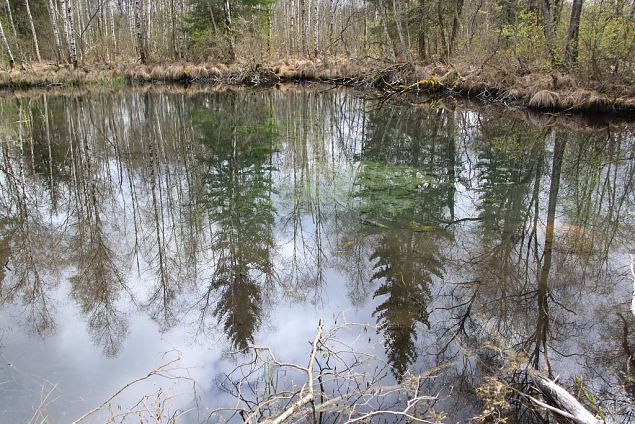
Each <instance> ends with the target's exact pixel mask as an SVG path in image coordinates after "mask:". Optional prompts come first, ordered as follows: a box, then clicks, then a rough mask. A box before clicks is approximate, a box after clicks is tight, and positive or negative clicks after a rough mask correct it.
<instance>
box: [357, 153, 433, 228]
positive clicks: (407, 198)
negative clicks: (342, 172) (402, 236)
mask: <svg viewBox="0 0 635 424" xmlns="http://www.w3.org/2000/svg"><path fill="white" fill-rule="evenodd" d="M429 184H430V178H428V177H427V176H425V175H424V174H423V173H422V172H421V171H419V170H417V169H415V168H412V167H409V166H407V165H392V164H387V163H379V162H364V163H363V164H362V166H361V169H360V172H359V173H358V175H357V180H356V185H357V187H358V189H357V191H356V193H355V195H356V196H357V197H359V199H360V205H359V208H360V211H361V212H362V214H363V215H364V216H366V217H367V218H368V219H371V220H372V221H373V222H378V223H381V224H383V225H387V224H388V225H391V224H394V225H400V224H401V223H402V222H403V221H405V220H409V219H411V218H412V217H415V216H417V210H418V209H419V208H421V207H423V205H422V204H421V203H422V199H423V197H422V196H421V192H422V190H423V187H426V186H428V185H429Z"/></svg>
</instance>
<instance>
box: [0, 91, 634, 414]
mask: <svg viewBox="0 0 635 424" xmlns="http://www.w3.org/2000/svg"><path fill="white" fill-rule="evenodd" d="M378 106H379V105H378V103H377V102H375V101H373V100H367V99H363V98H361V97H359V96H358V95H356V94H354V93H350V92H346V91H338V90H328V91H320V90H315V89H313V90H308V89H307V90H305V89H284V90H272V91H243V90H238V91H231V90H230V91H211V90H210V91H209V92H205V91H197V90H193V91H186V90H183V89H180V90H167V89H166V90H164V91H156V90H151V91H132V92H131V91H126V92H115V93H109V92H107V93H91V92H82V93H68V94H56V95H53V94H50V93H49V94H34V95H33V96H23V97H15V98H4V99H2V100H0V110H1V118H0V143H1V144H0V148H1V152H0V262H1V264H0V266H2V270H1V271H0V416H1V417H2V418H1V419H0V421H1V422H3V423H22V422H29V420H32V421H31V422H38V423H39V422H51V423H65V422H71V421H73V420H74V419H76V418H78V417H79V416H81V415H82V414H83V413H85V412H87V411H89V410H91V409H92V408H94V407H96V406H98V405H100V404H101V403H102V402H103V401H105V400H106V399H108V398H109V397H110V395H112V394H114V393H115V392H116V391H117V390H118V389H119V388H121V387H123V386H125V385H126V384H127V383H128V382H131V381H132V380H134V379H136V378H138V377H143V376H145V375H146V374H147V373H148V372H149V371H151V370H152V369H154V368H155V367H158V366H160V365H161V364H165V363H166V361H170V360H172V359H174V358H180V360H179V362H178V366H176V365H173V366H172V368H170V373H169V374H170V376H171V377H173V378H169V377H168V376H165V375H161V376H153V377H152V378H149V379H146V380H143V381H140V382H138V383H136V384H134V385H132V386H130V387H128V388H127V389H126V390H125V391H123V392H122V393H121V394H120V395H119V396H117V397H116V398H115V399H114V400H112V401H111V402H109V403H108V405H107V406H106V407H105V408H103V410H101V411H100V412H99V413H97V414H95V415H92V416H90V417H89V418H87V420H86V422H104V421H105V420H106V419H107V417H108V416H114V417H119V418H115V421H117V420H119V419H121V416H120V415H119V416H118V414H121V411H125V410H128V409H130V408H133V407H134V405H137V407H138V408H139V405H140V404H139V403H138V402H139V401H140V400H143V399H145V403H143V402H142V403H141V405H142V406H143V405H145V406H144V408H141V409H146V410H151V409H152V408H155V406H156V405H155V404H154V403H153V402H156V399H160V398H161V397H162V396H163V398H165V397H166V394H169V396H167V397H169V402H166V404H169V407H168V406H165V408H166V409H168V408H169V409H170V410H171V411H188V412H187V413H186V414H184V415H183V416H181V417H179V421H177V422H199V421H204V420H205V419H206V418H207V417H208V414H209V413H210V411H211V410H212V409H214V408H218V407H221V406H227V405H230V406H232V405H234V404H235V403H236V401H235V400H234V399H233V398H232V397H231V395H230V394H228V393H226V392H224V391H223V390H222V389H221V388H220V387H219V384H218V382H219V381H220V380H219V376H222V375H223V374H224V373H226V372H228V370H231V369H232V367H233V366H234V365H235V364H236V362H237V361H240V360H241V359H240V358H241V357H242V356H244V354H241V353H232V352H245V351H246V350H248V348H249V346H252V345H254V344H257V345H261V346H269V347H271V348H272V349H273V351H274V352H276V354H277V355H278V357H280V358H282V359H283V360H286V361H294V362H297V363H301V364H306V362H307V360H308V357H309V353H310V351H311V346H310V343H309V342H310V341H311V340H312V339H313V338H314V336H315V334H316V328H317V324H318V321H319V319H320V318H323V319H324V320H325V326H326V327H329V326H332V325H335V322H336V321H337V322H338V323H340V324H341V323H342V322H350V323H361V324H368V327H367V328H366V329H364V330H359V331H356V330H355V329H353V328H351V329H347V330H346V331H347V332H346V336H345V337H344V338H345V339H346V340H349V341H350V343H351V345H355V347H356V349H358V350H359V351H364V352H366V353H373V354H375V355H377V358H376V359H377V361H378V362H380V363H384V364H385V368H383V370H384V371H385V372H383V374H382V376H383V378H384V380H385V381H386V384H393V383H395V382H399V381H403V380H404V379H407V378H408V377H409V376H412V375H416V374H417V373H424V372H426V371H429V370H432V369H434V368H435V367H441V369H442V370H441V371H439V372H435V375H436V376H435V377H434V378H431V379H429V380H430V381H426V383H425V384H422V390H425V391H428V392H429V394H430V395H435V396H438V398H439V400H438V402H437V403H436V404H435V405H434V407H429V410H428V413H431V412H430V411H432V410H434V411H435V413H437V414H439V415H438V416H439V417H443V416H445V417H446V418H445V419H443V421H445V422H456V421H463V420H467V419H468V418H470V417H473V416H476V415H478V414H480V413H481V411H482V410H483V408H484V403H483V402H484V401H483V397H482V396H481V394H482V390H480V391H479V390H477V388H478V387H481V388H483V384H484V383H483V382H484V381H488V380H487V377H488V376H492V375H498V376H499V378H500V379H502V380H504V379H505V378H506V377H505V376H504V375H505V371H504V370H503V368H504V367H505V366H504V365H501V364H500V362H501V361H500V360H497V359H495V358H494V356H495V355H494V354H493V353H492V352H495V351H499V352H503V351H504V354H502V356H503V357H506V358H508V361H509V362H512V363H513V362H515V363H517V364H519V366H520V367H521V368H522V367H527V366H530V367H535V368H538V369H539V370H541V371H543V372H545V373H551V375H553V376H556V375H559V376H560V380H559V381H560V382H561V384H563V385H564V386H565V387H567V388H569V389H570V390H571V391H572V392H574V393H576V395H578V396H579V397H580V398H582V399H584V400H585V402H586V404H587V405H592V404H595V405H596V406H597V407H601V409H602V411H603V413H604V414H605V415H606V417H607V418H608V419H609V420H614V421H622V422H628V420H629V419H630V417H631V415H630V414H632V409H633V408H632V395H633V394H635V385H634V381H633V378H635V374H634V368H633V365H635V362H633V360H632V359H631V360H629V355H631V353H632V352H635V335H634V333H635V326H634V325H635V317H634V316H633V312H631V301H632V299H633V275H632V273H631V257H630V256H629V253H630V251H631V249H633V248H635V238H634V235H635V226H634V224H635V215H634V213H635V209H634V206H635V190H634V188H633V184H634V183H635V177H634V172H635V159H634V158H635V156H634V154H635V136H634V134H633V131H632V130H631V129H629V128H628V127H627V126H625V125H612V124H611V125H609V124H607V125H604V126H599V127H597V126H582V125H560V124H558V123H557V122H555V123H554V122H545V120H544V119H534V121H536V120H537V122H533V123H532V122H531V121H532V120H531V119H522V117H520V116H516V117H515V116H512V115H511V113H508V112H496V111H491V110H483V111H479V110H464V109H456V110H451V109H448V108H438V109H437V108H428V107H426V108H421V107H419V108H415V107H410V106H394V105H388V104H386V105H383V107H381V108H379V107H378ZM355 328H357V327H355ZM359 328H362V327H359ZM358 333H361V336H360V335H359V334H358ZM488 346H489V347H488ZM508 365H509V364H508ZM508 377H509V376H508ZM509 378H512V377H509ZM194 383H195V385H194ZM193 387H195V390H196V393H195V394H194V395H193V389H192V388H193ZM582 388H584V390H582ZM584 393H586V394H587V395H586V396H587V397H585V395H584ZM144 396H147V397H145V398H144ZM193 398H195V399H194V400H193ZM153 405H155V406H153ZM193 405H194V406H193ZM194 409H196V411H194ZM424 409H425V408H424ZM596 410H597V409H596ZM425 413H426V412H425V411H423V412H422V414H425ZM130 419H131V420H132V421H131V422H138V420H137V421H134V417H133V418H130ZM338 419H340V422H344V421H345V420H344V419H342V417H339V418H338ZM515 419H518V417H516V418H514V420H515ZM527 419H529V418H527ZM219 420H220V418H217V417H216V416H213V417H212V418H210V422H217V421H219ZM387 420H388V421H389V422H390V421H391V419H387ZM148 422H152V421H148ZM165 422H167V421H165Z"/></svg>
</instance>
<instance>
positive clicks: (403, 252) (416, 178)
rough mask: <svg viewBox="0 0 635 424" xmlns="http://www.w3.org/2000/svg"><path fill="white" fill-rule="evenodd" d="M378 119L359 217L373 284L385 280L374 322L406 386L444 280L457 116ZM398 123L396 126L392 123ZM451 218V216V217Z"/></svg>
mask: <svg viewBox="0 0 635 424" xmlns="http://www.w3.org/2000/svg"><path fill="white" fill-rule="evenodd" d="M385 119H386V116H385V114H377V115H375V114H371V119H370V125H369V132H370V133H369V138H368V140H367V143H366V144H365V146H364V150H363V153H362V158H363V159H364V161H363V163H362V165H361V169H360V172H359V174H358V176H357V180H356V187H357V189H356V193H355V195H356V197H357V198H358V201H359V212H360V213H361V215H362V218H363V220H364V222H365V224H366V225H367V227H368V228H369V229H370V230H369V236H370V237H371V238H372V239H373V240H374V241H375V247H374V248H373V252H372V254H371V256H370V262H371V263H372V267H373V269H374V273H373V275H372V277H371V282H373V281H378V282H380V285H379V288H378V289H377V290H376V291H375V293H374V295H373V297H374V298H377V299H380V302H381V303H380V304H379V305H378V306H377V307H376V309H375V311H374V313H373V316H375V317H376V318H377V323H378V329H379V331H380V332H381V333H382V334H383V336H384V339H385V342H384V343H385V347H386V351H387V357H388V362H389V363H390V365H391V367H392V370H393V374H394V375H395V377H396V378H397V379H398V380H401V379H402V378H403V376H404V375H405V373H406V372H407V371H408V370H409V369H410V368H411V366H412V364H413V363H414V362H416V360H417V358H418V352H417V346H416V341H417V338H418V329H417V325H418V324H423V325H425V326H427V327H428V329H429V328H430V323H429V314H430V304H431V302H432V292H431V287H432V285H433V284H434V281H435V279H439V280H441V279H443V277H444V261H445V260H444V258H443V253H442V247H443V245H444V243H447V242H448V240H449V239H450V238H451V235H450V233H449V232H448V231H447V230H445V229H443V228H441V227H440V226H439V224H440V223H441V222H446V221H448V220H452V219H453V216H454V192H455V172H454V167H455V164H456V157H455V155H456V148H455V140H454V137H455V134H454V129H453V127H452V126H443V125H440V124H442V123H443V122H446V121H447V120H448V119H449V120H452V119H453V117H452V114H451V113H449V112H445V111H442V112H440V113H439V114H432V113H428V112H427V111H414V112H413V111H410V112H406V111H403V113H398V114H389V115H388V121H389V122H385ZM392 120H394V121H395V122H391V121H392ZM448 215H449V216H448Z"/></svg>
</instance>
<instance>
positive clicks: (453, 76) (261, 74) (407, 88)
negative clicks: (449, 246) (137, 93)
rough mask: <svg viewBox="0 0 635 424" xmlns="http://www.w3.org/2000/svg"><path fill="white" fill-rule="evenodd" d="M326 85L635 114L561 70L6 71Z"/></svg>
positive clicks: (26, 83)
mask: <svg viewBox="0 0 635 424" xmlns="http://www.w3.org/2000/svg"><path fill="white" fill-rule="evenodd" d="M307 81H308V82H321V83H329V84H337V85H347V86H355V87H358V88H374V89H379V90H381V91H382V92H383V93H385V97H386V98H392V97H395V96H411V97H412V96H414V98H415V99H416V98H417V97H420V96H424V95H426V94H433V95H435V96H437V95H441V96H465V97H472V98H474V97H476V98H479V99H482V100H486V101H490V102H494V103H500V104H504V105H508V106H522V107H527V108H530V109H535V110H540V111H551V112H592V113H610V114H628V115H631V114H632V115H635V87H633V86H632V85H628V84H624V83H622V84H620V83H615V82H613V83H609V82H607V81H603V82H580V81H577V80H576V79H575V78H574V77H572V76H570V75H564V74H560V73H557V72H551V73H543V74H529V75H524V76H518V75H512V74H509V73H507V72H505V71H504V70H500V69H496V70H485V69H484V68H477V69H473V68H470V67H468V66H462V67H459V66H457V67H455V66H447V65H441V64H436V65H419V64H410V63H402V64H386V63H380V62H370V61H365V62H363V61H357V60H352V59H345V60H337V61H335V60H328V61H324V60H313V61H311V60H286V61H279V62H275V63H271V64H265V65H263V64H255V63H237V64H232V65H225V64H193V63H168V64H165V63H161V64H148V65H140V64H128V63H118V64H107V65H95V66H90V67H80V68H78V69H72V68H70V67H64V66H57V65H55V64H36V65H32V66H29V67H27V68H26V69H23V70H12V71H0V89H5V90H16V89H27V88H33V87H63V86H81V85H97V86H108V87H111V86H125V85H130V84H148V83H151V84H153V83H175V82H178V83H185V84H193V83H211V84H230V85H249V86H266V85H275V84H278V83H284V82H307Z"/></svg>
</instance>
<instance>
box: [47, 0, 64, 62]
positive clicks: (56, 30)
mask: <svg viewBox="0 0 635 424" xmlns="http://www.w3.org/2000/svg"><path fill="white" fill-rule="evenodd" d="M48 9H49V15H50V17H51V27H52V28H53V38H54V41H55V54H56V55H57V63H58V64H59V63H60V62H61V61H62V38H61V36H60V27H59V24H58V21H57V11H56V9H55V3H53V0H49V1H48Z"/></svg>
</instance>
